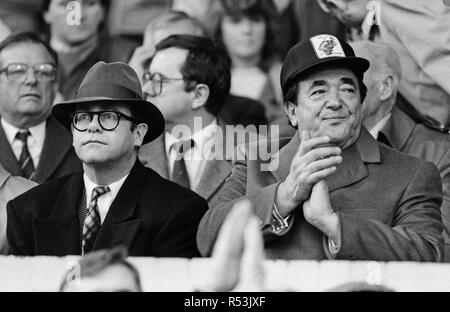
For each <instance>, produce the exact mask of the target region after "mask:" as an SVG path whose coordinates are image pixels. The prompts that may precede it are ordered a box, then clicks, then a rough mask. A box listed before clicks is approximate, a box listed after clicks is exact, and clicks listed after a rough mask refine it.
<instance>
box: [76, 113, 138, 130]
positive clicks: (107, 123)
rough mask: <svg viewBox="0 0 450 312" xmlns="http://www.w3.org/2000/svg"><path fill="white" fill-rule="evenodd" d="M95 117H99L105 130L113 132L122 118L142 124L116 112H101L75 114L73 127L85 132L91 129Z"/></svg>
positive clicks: (99, 121)
mask: <svg viewBox="0 0 450 312" xmlns="http://www.w3.org/2000/svg"><path fill="white" fill-rule="evenodd" d="M94 115H97V116H98V123H99V124H100V127H102V129H103V130H106V131H113V130H114V129H116V128H117V126H118V125H119V122H120V118H123V119H126V120H129V121H131V122H133V123H135V124H139V123H142V122H141V121H139V120H137V119H134V118H131V117H129V116H127V115H125V114H122V113H120V112H116V111H101V112H75V113H72V114H70V117H71V118H72V125H73V126H74V128H75V129H77V130H78V131H81V132H84V131H86V130H87V129H88V128H89V125H90V124H91V122H92V119H93V118H94Z"/></svg>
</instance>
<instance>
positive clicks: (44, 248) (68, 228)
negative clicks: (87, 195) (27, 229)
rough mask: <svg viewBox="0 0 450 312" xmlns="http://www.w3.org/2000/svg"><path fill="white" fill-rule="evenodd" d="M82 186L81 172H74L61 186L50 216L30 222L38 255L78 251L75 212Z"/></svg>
mask: <svg viewBox="0 0 450 312" xmlns="http://www.w3.org/2000/svg"><path fill="white" fill-rule="evenodd" d="M83 188H84V183H83V173H81V172H78V173H75V174H73V175H72V176H71V177H70V178H69V179H68V180H67V181H66V182H65V184H64V186H63V187H62V188H61V190H60V193H59V194H58V198H57V199H56V201H55V205H54V206H53V210H52V212H51V214H50V217H49V219H48V220H47V219H42V218H36V219H35V220H34V221H33V222H34V224H35V232H36V234H35V235H36V238H37V242H36V249H37V252H38V254H53V255H55V256H63V255H68V254H80V251H81V249H80V247H81V246H80V220H79V217H78V211H79V205H80V201H81V196H82V194H83Z"/></svg>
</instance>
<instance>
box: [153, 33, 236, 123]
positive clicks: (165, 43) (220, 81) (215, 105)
mask: <svg viewBox="0 0 450 312" xmlns="http://www.w3.org/2000/svg"><path fill="white" fill-rule="evenodd" d="M168 48H180V49H185V50H188V51H189V53H188V56H187V57H186V61H185V62H184V64H183V66H182V67H181V74H182V75H183V78H184V79H185V80H186V82H185V89H186V91H192V90H193V89H194V88H195V86H196V84H198V83H204V84H206V85H207V86H208V87H209V98H208V101H207V103H206V105H205V108H206V110H207V111H208V112H209V113H211V114H213V115H214V116H216V115H217V114H218V113H219V112H220V111H221V110H222V106H223V104H224V102H225V98H226V96H227V95H228V93H229V92H230V83H231V82H230V81H231V78H230V76H231V73H230V64H231V60H230V58H229V57H228V55H227V53H226V52H225V50H224V49H222V48H221V47H219V46H218V45H216V44H215V43H214V41H213V40H212V39H211V38H208V37H200V36H193V35H171V36H169V37H167V38H166V39H163V40H162V41H161V42H159V43H158V44H157V45H156V52H158V51H161V50H165V49H168Z"/></svg>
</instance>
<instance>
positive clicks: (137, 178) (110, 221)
mask: <svg viewBox="0 0 450 312" xmlns="http://www.w3.org/2000/svg"><path fill="white" fill-rule="evenodd" d="M147 175H148V174H147V170H145V168H144V166H143V165H142V164H141V163H140V162H139V161H136V163H135V165H134V167H133V169H132V170H131V171H130V174H129V175H128V177H127V179H126V180H125V182H124V183H123V185H122V187H121V188H120V190H119V193H118V194H117V196H116V198H115V199H114V201H113V202H112V204H111V207H110V209H109V211H108V214H107V215H106V218H105V221H104V222H103V225H102V227H101V229H100V232H99V233H98V236H97V239H96V241H95V243H94V246H93V248H94V249H102V248H110V247H113V246H117V245H124V246H126V247H128V248H130V246H131V245H132V243H133V241H134V238H135V236H136V234H137V232H138V230H139V225H140V223H141V220H140V219H139V218H136V217H135V210H136V207H137V205H138V201H139V199H140V197H141V192H142V187H141V183H142V181H146V180H147V178H146V177H147Z"/></svg>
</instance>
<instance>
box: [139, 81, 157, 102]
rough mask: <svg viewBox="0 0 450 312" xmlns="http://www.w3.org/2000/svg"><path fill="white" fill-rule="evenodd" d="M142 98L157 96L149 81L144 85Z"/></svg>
mask: <svg viewBox="0 0 450 312" xmlns="http://www.w3.org/2000/svg"><path fill="white" fill-rule="evenodd" d="M142 96H143V98H144V99H147V98H153V97H155V96H156V94H155V92H154V91H153V86H152V82H151V81H148V82H146V83H145V84H144V86H143V87H142Z"/></svg>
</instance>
